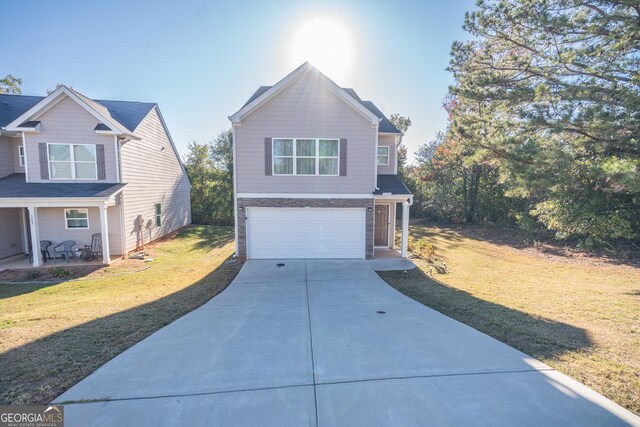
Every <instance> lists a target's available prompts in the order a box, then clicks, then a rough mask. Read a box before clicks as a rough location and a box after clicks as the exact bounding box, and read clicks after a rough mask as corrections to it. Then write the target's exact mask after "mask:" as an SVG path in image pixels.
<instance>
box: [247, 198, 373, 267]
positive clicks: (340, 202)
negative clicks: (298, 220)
mask: <svg viewBox="0 0 640 427" xmlns="http://www.w3.org/2000/svg"><path fill="white" fill-rule="evenodd" d="M373 204H374V200H373V198H371V199H286V198H256V199H253V198H240V199H238V235H237V239H238V258H239V259H240V260H242V261H244V260H245V259H246V258H247V221H246V219H245V216H246V215H245V212H246V209H247V208H251V207H257V208H304V207H310V208H371V209H367V210H366V221H365V251H364V252H365V256H366V258H367V259H371V258H373ZM240 208H244V209H240Z"/></svg>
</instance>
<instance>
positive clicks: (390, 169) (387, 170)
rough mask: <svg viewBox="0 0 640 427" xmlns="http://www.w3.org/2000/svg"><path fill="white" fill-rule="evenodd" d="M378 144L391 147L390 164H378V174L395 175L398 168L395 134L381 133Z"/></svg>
mask: <svg viewBox="0 0 640 427" xmlns="http://www.w3.org/2000/svg"><path fill="white" fill-rule="evenodd" d="M378 146H379V147H383V146H387V147H389V164H388V165H378V174H379V175H395V173H396V169H395V165H396V162H397V158H398V153H397V151H398V150H397V148H396V137H395V135H380V136H379V137H378Z"/></svg>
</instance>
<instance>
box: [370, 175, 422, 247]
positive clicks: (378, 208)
mask: <svg viewBox="0 0 640 427" xmlns="http://www.w3.org/2000/svg"><path fill="white" fill-rule="evenodd" d="M373 197H374V216H373V235H374V239H373V243H374V259H376V258H397V257H401V258H406V257H407V248H408V243H409V209H410V207H411V205H412V204H413V194H411V192H410V191H409V189H408V188H407V187H406V186H405V185H404V183H403V182H402V181H401V180H400V178H399V177H398V176H397V175H378V188H377V189H376V191H375V193H374V196H373ZM398 209H401V216H402V217H401V221H400V226H401V242H400V247H399V248H396V228H397V225H398V224H397V217H398V215H397V213H398Z"/></svg>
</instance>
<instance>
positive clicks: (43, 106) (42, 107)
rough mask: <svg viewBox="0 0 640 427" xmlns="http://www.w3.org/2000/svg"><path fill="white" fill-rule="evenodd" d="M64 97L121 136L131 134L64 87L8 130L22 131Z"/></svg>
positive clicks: (23, 115) (33, 108) (8, 127)
mask: <svg viewBox="0 0 640 427" xmlns="http://www.w3.org/2000/svg"><path fill="white" fill-rule="evenodd" d="M64 95H66V96H68V97H69V98H71V99H73V100H74V101H75V102H76V103H77V104H78V105H80V106H81V107H82V108H84V109H85V110H86V111H87V112H89V114H91V115H92V116H94V117H95V118H96V119H98V120H99V121H100V122H102V123H104V124H105V125H107V126H109V127H110V128H111V129H117V130H118V131H119V132H120V134H126V135H128V134H129V131H128V130H127V129H125V128H124V127H123V126H122V125H121V124H120V123H117V122H115V121H113V120H110V119H108V118H107V117H104V116H103V115H102V114H100V113H99V112H98V111H96V110H95V109H94V108H92V107H91V106H90V105H89V104H87V103H86V102H84V101H83V100H82V99H81V98H80V97H78V96H77V95H76V94H75V93H73V91H71V90H69V89H68V88H67V87H66V86H64V85H60V86H58V88H57V89H56V90H54V91H53V92H51V93H50V94H49V95H47V96H45V97H44V98H43V99H42V100H40V102H38V103H37V104H36V105H34V106H33V107H31V108H30V109H28V110H27V111H25V112H24V113H23V114H22V115H21V116H19V117H18V118H17V119H15V120H14V121H12V122H11V123H9V124H8V125H7V126H6V129H7V130H10V131H13V130H19V131H22V130H23V129H18V128H19V126H20V125H21V124H22V123H24V122H26V121H28V120H29V119H33V118H36V117H38V116H39V115H42V114H43V113H44V112H45V111H47V110H48V109H49V108H51V107H53V106H54V105H55V104H57V103H58V102H60V101H61V100H62V99H64Z"/></svg>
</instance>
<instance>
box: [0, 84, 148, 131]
mask: <svg viewBox="0 0 640 427" xmlns="http://www.w3.org/2000/svg"><path fill="white" fill-rule="evenodd" d="M76 93H77V92H76ZM83 97H84V96H83ZM43 98H44V97H42V96H23V95H6V94H1V95H0V127H5V126H6V125H8V124H9V123H11V122H12V121H14V120H15V119H17V118H18V117H20V115H21V114H23V113H24V112H26V111H27V110H28V109H30V108H31V107H33V106H34V105H36V104H37V103H38V102H40V101H41V100H42V99H43ZM92 101H93V102H96V103H98V104H100V105H101V106H102V107H104V108H105V109H106V110H107V111H108V112H109V115H111V117H112V118H113V119H114V120H116V121H118V122H119V123H120V124H121V125H122V126H124V127H125V128H127V129H128V130H129V131H131V132H133V131H134V130H135V129H136V128H137V127H138V125H139V124H140V122H141V121H142V120H143V119H144V118H145V117H146V116H147V114H149V111H151V109H152V108H153V107H155V106H156V104H155V103H149V102H131V101H106V100H92Z"/></svg>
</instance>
